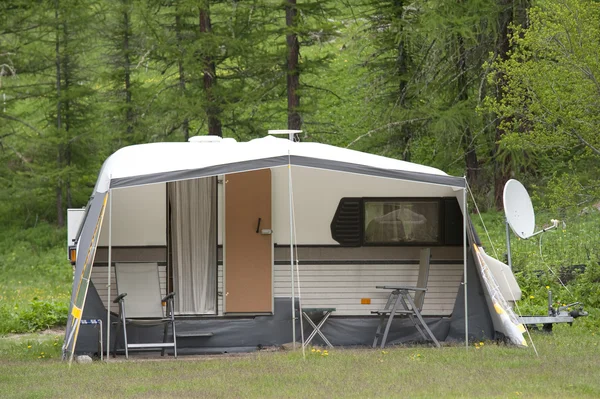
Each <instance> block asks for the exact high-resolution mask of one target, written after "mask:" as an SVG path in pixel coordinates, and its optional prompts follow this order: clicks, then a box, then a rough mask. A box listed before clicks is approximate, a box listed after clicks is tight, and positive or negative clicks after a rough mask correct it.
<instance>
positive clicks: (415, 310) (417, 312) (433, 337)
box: [406, 295, 441, 348]
mask: <svg viewBox="0 0 600 399" xmlns="http://www.w3.org/2000/svg"><path fill="white" fill-rule="evenodd" d="M406 300H407V301H408V302H409V303H410V306H412V309H413V312H414V313H415V316H417V318H418V319H419V321H420V322H421V325H422V326H423V328H424V329H425V331H427V334H429V337H430V338H431V340H432V341H433V343H434V344H435V346H437V347H438V348H440V347H441V345H440V343H439V342H438V340H437V339H436V338H435V335H433V333H432V332H431V330H430V329H429V326H428V325H427V323H425V320H423V317H422V316H421V312H419V309H417V308H416V306H415V303H414V301H413V300H412V298H411V297H410V295H408V298H406Z"/></svg>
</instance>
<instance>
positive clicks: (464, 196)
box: [463, 177, 469, 350]
mask: <svg viewBox="0 0 600 399" xmlns="http://www.w3.org/2000/svg"><path fill="white" fill-rule="evenodd" d="M467 214H468V210H467V178H466V177H465V188H464V189H463V273H464V287H463V288H464V293H465V348H466V349H467V350H469V305H468V301H467V298H468V296H467V246H468V245H469V244H468V242H467V221H468V218H467Z"/></svg>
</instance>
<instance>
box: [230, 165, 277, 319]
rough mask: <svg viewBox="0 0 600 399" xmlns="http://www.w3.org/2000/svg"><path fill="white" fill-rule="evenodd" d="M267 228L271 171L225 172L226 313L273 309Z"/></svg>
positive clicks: (262, 311) (271, 272)
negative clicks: (228, 173) (227, 173)
mask: <svg viewBox="0 0 600 399" xmlns="http://www.w3.org/2000/svg"><path fill="white" fill-rule="evenodd" d="M259 221H260V222H259ZM259 224H260V226H259ZM270 229H271V171H270V170H269V169H264V170H257V171H252V172H243V173H234V174H230V175H226V176H225V243H224V244H225V248H224V249H225V312H226V313H272V312H273V292H272V287H273V284H272V275H273V271H272V267H273V249H272V244H271V235H270V234H268V232H269V230H270ZM257 230H258V232H257ZM263 232H264V233H265V234H263Z"/></svg>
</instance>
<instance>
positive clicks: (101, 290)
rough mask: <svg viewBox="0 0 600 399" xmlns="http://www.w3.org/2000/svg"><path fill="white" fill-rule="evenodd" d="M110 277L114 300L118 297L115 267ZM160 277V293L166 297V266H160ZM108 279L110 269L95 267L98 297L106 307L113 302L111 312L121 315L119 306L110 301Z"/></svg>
mask: <svg viewBox="0 0 600 399" xmlns="http://www.w3.org/2000/svg"><path fill="white" fill-rule="evenodd" d="M110 275H111V288H110V290H111V291H110V292H111V294H110V296H111V297H112V299H114V298H116V297H117V295H118V294H117V293H118V290H117V288H118V287H117V281H116V279H115V267H114V266H111V271H110ZM158 277H159V280H160V292H161V293H162V295H166V293H167V267H166V266H164V265H163V266H160V265H159V266H158ZM107 279H108V267H106V266H94V268H93V269H92V282H93V283H94V287H96V290H97V291H98V295H100V299H102V303H103V304H104V307H106V306H107V304H108V302H111V304H110V306H111V308H110V310H111V312H115V313H119V305H118V304H116V303H112V300H111V301H108V298H107V297H108V289H107V287H106V282H107Z"/></svg>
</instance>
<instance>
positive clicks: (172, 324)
mask: <svg viewBox="0 0 600 399" xmlns="http://www.w3.org/2000/svg"><path fill="white" fill-rule="evenodd" d="M171 330H172V331H173V354H174V356H175V359H177V333H176V332H175V319H174V318H173V319H172V320H171Z"/></svg>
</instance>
